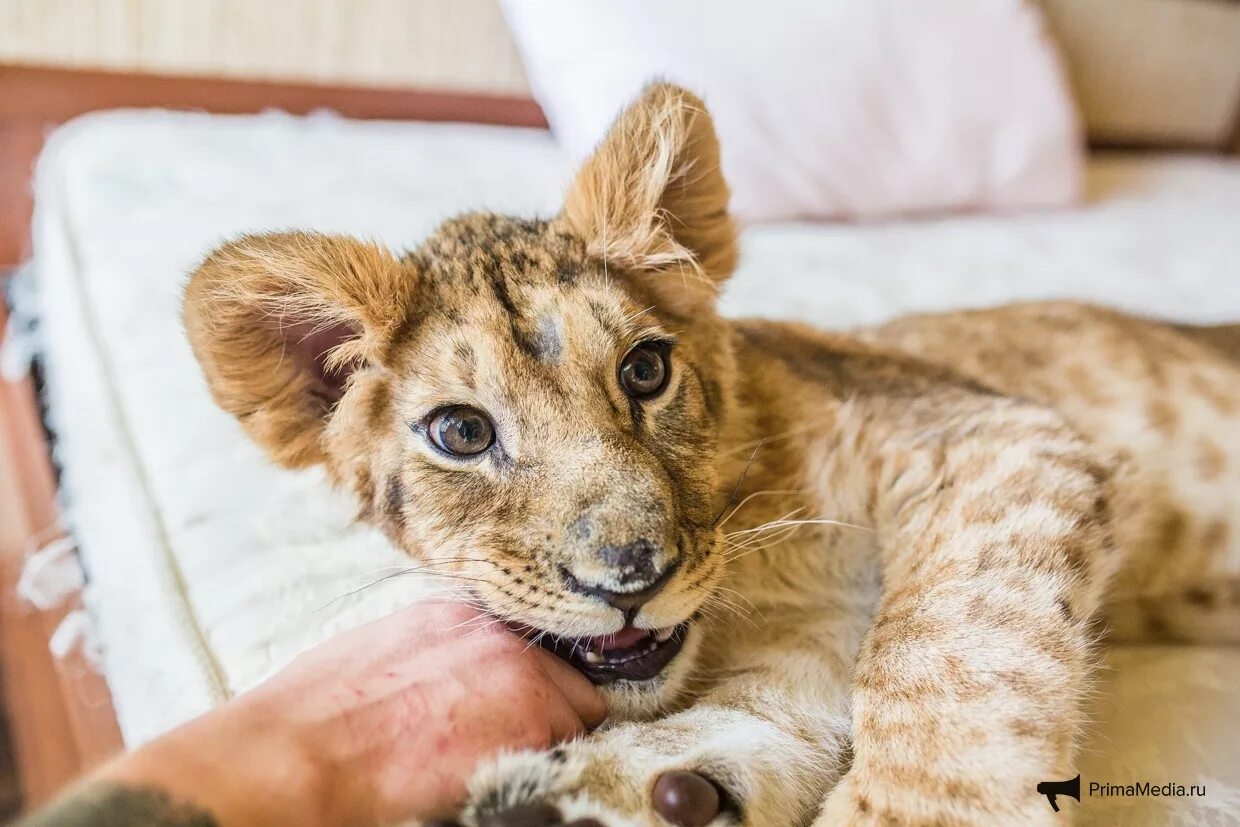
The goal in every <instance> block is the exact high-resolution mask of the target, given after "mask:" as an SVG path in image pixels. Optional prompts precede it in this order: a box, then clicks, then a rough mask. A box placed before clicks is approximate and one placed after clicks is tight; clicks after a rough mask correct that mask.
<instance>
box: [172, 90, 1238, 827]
mask: <svg viewBox="0 0 1240 827" xmlns="http://www.w3.org/2000/svg"><path fill="white" fill-rule="evenodd" d="M726 203H727V188H726V185H725V183H724V181H723V178H722V176H721V174H720V170H719V154H718V145H717V142H716V140H715V136H714V132H713V129H712V127H711V123H710V119H709V117H708V115H707V114H706V112H705V110H704V109H703V107H702V105H701V102H700V101H698V100H697V99H696V98H694V97H693V96H692V95H690V94H689V93H687V92H684V91H683V90H680V89H677V88H675V87H672V86H668V85H656V86H653V87H651V88H650V89H648V90H647V91H646V92H645V93H644V95H643V96H642V97H641V98H640V99H639V100H638V101H637V102H636V103H635V104H634V105H633V106H632V107H630V108H629V109H628V110H627V111H626V112H625V113H624V114H623V115H622V116H621V118H620V120H619V121H618V122H617V124H616V126H615V127H614V128H613V130H612V132H611V133H610V134H609V136H608V137H607V138H606V139H605V141H604V142H603V144H602V145H601V146H600V148H599V149H598V150H597V152H596V153H595V155H594V156H593V157H592V158H591V159H590V160H589V161H588V162H587V163H586V165H585V166H584V168H583V170H582V171H581V173H580V174H579V176H578V178H577V180H576V181H575V183H574V184H573V185H572V186H571V188H570V190H569V193H568V196H567V198H566V205H565V208H564V210H563V212H562V213H560V214H559V215H557V216H554V217H552V218H550V219H546V220H530V219H519V218H510V217H504V216H498V215H491V214H472V215H466V216H462V217H460V218H457V219H454V220H452V221H449V222H447V223H445V224H444V225H443V226H442V227H441V228H440V229H439V230H438V231H436V232H435V233H434V234H433V235H432V236H431V237H430V238H429V239H427V240H426V241H425V242H424V243H423V244H422V245H421V246H420V247H418V248H417V249H416V250H414V251H412V252H410V253H408V254H407V255H405V256H404V257H402V258H400V259H397V258H395V257H393V256H391V255H390V254H388V253H387V252H386V251H384V250H382V249H381V248H379V247H377V246H375V245H370V244H364V243H361V242H357V241H353V240H350V239H346V238H339V237H329V236H321V235H315V234H309V233H291V234H284V235H269V236H248V237H243V238H240V239H238V240H235V241H233V242H230V243H228V244H226V245H224V246H223V247H221V248H220V249H218V250H216V251H215V252H214V253H212V254H211V255H210V256H209V257H208V258H207V260H206V261H205V262H204V263H203V264H202V266H201V267H200V268H199V269H198V271H197V272H196V273H195V275H194V277H193V279H192V281H191V283H190V285H189V289H188V292H187V295H186V306H185V320H186V327H187V330H188V332H189V336H190V340H191V342H192V344H193V346H194V350H195V353H196V354H197V356H198V358H199V360H200V362H201V363H202V366H203V368H204V371H205V372H206V375H207V378H208V380H209V382H210V385H211V389H212V392H213V394H214V396H215V399H216V401H217V402H218V403H219V404H220V405H221V406H222V407H223V408H224V409H225V410H227V411H229V412H231V413H232V414H234V415H235V416H236V417H237V418H238V419H239V420H240V421H241V423H242V424H243V425H244V427H245V428H246V429H247V431H248V432H249V433H250V435H251V436H252V437H253V438H254V439H255V440H256V441H258V442H259V443H260V444H261V445H263V446H264V447H265V448H266V449H267V450H268V451H269V452H270V454H271V456H272V457H273V458H274V459H275V460H276V461H278V462H281V463H284V464H286V465H289V466H294V467H297V466H303V465H308V464H315V463H322V464H324V465H325V466H326V467H327V469H328V470H329V472H330V473H331V475H332V477H333V478H334V479H335V480H336V481H337V483H338V484H340V485H341V486H343V487H345V488H348V489H350V490H352V491H354V492H355V493H356V495H357V497H358V500H359V503H360V506H361V513H362V515H363V517H364V518H365V519H368V520H371V521H373V522H375V523H377V524H378V525H381V526H382V527H383V528H384V529H385V530H386V531H387V532H388V534H389V535H390V536H391V538H392V540H393V542H394V543H396V544H397V545H399V546H400V547H401V548H403V549H404V550H406V551H407V552H408V553H409V554H410V555H412V556H414V557H416V558H418V559H420V560H422V561H424V562H425V563H426V564H427V566H428V567H430V568H431V569H432V570H436V571H439V572H441V573H443V574H445V575H448V576H451V577H455V578H457V579H458V582H459V583H461V584H463V586H464V587H467V589H468V594H469V596H470V598H471V599H477V600H479V601H481V602H482V603H483V604H484V605H485V606H487V607H488V608H489V609H490V610H491V611H492V612H493V613H494V614H496V615H498V616H500V617H503V618H506V619H509V620H513V621H517V622H519V623H521V624H524V625H526V626H529V627H533V628H535V629H541V630H545V631H547V632H549V633H552V634H555V635H562V636H588V635H599V634H605V633H609V632H612V631H615V630H616V629H618V628H619V627H620V625H621V624H622V623H623V620H622V619H621V617H620V616H619V613H618V612H617V611H616V610H615V609H612V608H610V607H608V606H606V605H604V604H603V603H601V602H600V601H599V600H597V599H595V598H592V597H590V596H588V595H584V594H580V593H577V592H574V591H572V590H571V589H569V588H568V587H567V586H566V579H565V576H564V573H565V572H566V571H570V572H572V573H573V574H574V575H576V576H580V577H587V578H589V579H591V581H592V582H599V583H604V584H609V583H610V584H620V585H623V583H624V582H625V580H624V578H626V577H629V576H632V573H631V572H628V573H627V574H626V572H625V571H621V570H619V569H618V567H617V566H615V565H612V564H610V563H609V560H610V559H611V558H609V557H608V556H607V555H603V554H599V553H598V549H599V548H601V547H610V546H613V545H618V544H624V543H629V542H632V541H633V540H635V539H639V538H640V539H642V540H643V541H645V542H648V543H649V547H650V549H651V551H650V555H651V558H650V560H649V561H647V562H648V564H649V566H650V567H651V570H666V569H667V567H669V566H673V565H674V566H676V569H675V573H674V576H673V577H672V578H671V580H670V582H669V585H668V586H667V588H666V589H665V590H664V591H663V592H661V593H660V594H659V595H658V596H657V597H655V598H654V599H653V600H651V601H650V602H649V603H647V604H646V605H645V606H643V607H642V608H641V610H640V612H639V613H638V614H637V615H636V617H635V618H634V622H635V623H636V624H637V625H639V626H645V627H649V628H666V627H669V626H674V625H676V624H679V623H681V622H682V621H685V620H686V619H692V620H693V622H692V625H691V631H690V633H689V638H688V641H687V643H686V646H685V648H684V650H683V651H682V652H681V654H680V655H679V656H678V657H677V658H676V659H675V660H674V661H673V662H672V663H671V665H670V666H669V667H668V668H667V669H666V670H665V671H664V672H663V673H662V674H661V675H660V676H659V677H658V678H656V679H654V680H651V681H646V682H640V683H639V682H628V683H626V682H623V681H621V682H618V683H616V684H612V685H611V686H609V687H607V688H606V690H605V691H606V692H607V695H608V700H609V703H610V705H611V710H612V719H611V722H610V725H609V726H608V727H606V728H605V729H604V730H603V731H600V732H598V733H596V734H594V735H593V736H591V737H589V738H587V739H585V740H582V741H578V742H575V743H572V744H569V745H566V746H564V747H562V748H561V749H559V750H556V751H553V752H550V753H546V754H537V753H530V754H522V755H515V756H508V757H504V758H502V759H500V760H499V761H498V762H496V763H494V764H490V765H487V766H485V767H483V768H481V769H480V770H479V773H478V777H477V778H476V779H475V781H474V784H473V786H472V788H471V789H472V796H471V800H470V802H469V803H468V805H467V806H466V809H465V811H464V815H463V817H464V818H465V819H466V820H467V821H468V822H470V823H477V822H478V821H479V820H485V816H486V814H487V813H489V812H494V811H496V810H500V809H503V808H505V807H509V806H512V805H514V804H520V803H523V802H530V801H539V802H550V803H553V804H555V805H557V806H559V807H560V809H561V810H562V812H563V813H565V814H566V817H577V816H585V815H589V816H593V817H597V818H600V819H602V820H603V821H604V822H605V823H608V824H614V825H621V824H658V823H660V819H659V817H658V816H656V815H655V814H654V811H653V810H652V807H651V801H650V791H651V788H652V785H653V783H654V780H655V779H656V778H657V777H658V775H659V774H660V773H661V772H663V771H666V770H671V769H691V770H696V771H698V772H700V773H702V774H704V775H706V776H708V777H709V778H711V779H712V780H713V781H715V782H716V783H717V784H718V785H719V786H720V787H721V789H722V790H723V791H724V794H725V795H724V800H725V804H726V806H725V807H724V809H723V811H722V812H721V814H720V816H719V821H720V822H721V823H722V822H732V821H740V822H743V823H745V824H751V825H789V824H809V823H811V822H814V821H815V820H817V823H819V824H822V825H840V824H850V825H851V824H912V825H917V824H926V825H930V824H976V825H993V824H999V823H1004V824H1007V823H1012V824H1034V823H1047V824H1049V823H1052V822H1055V823H1062V821H1063V820H1064V819H1066V818H1067V814H1066V813H1065V814H1062V815H1058V816H1056V815H1055V814H1053V813H1052V812H1051V811H1050V810H1049V808H1047V807H1046V805H1045V801H1044V800H1042V798H1041V797H1039V796H1038V795H1037V793H1036V792H1035V786H1036V784H1037V782H1038V781H1041V780H1045V779H1051V778H1061V777H1068V776H1071V775H1072V774H1073V772H1074V748H1075V744H1076V742H1077V739H1078V737H1079V734H1080V731H1081V727H1082V726H1083V725H1084V723H1085V722H1084V721H1082V720H1081V718H1080V715H1081V698H1082V695H1083V693H1085V691H1086V690H1087V687H1088V686H1089V682H1090V675H1091V672H1092V669H1093V667H1094V664H1095V661H1096V657H1097V643H1098V640H1099V638H1100V636H1101V635H1102V633H1103V632H1104V630H1106V629H1107V628H1108V624H1107V619H1108V618H1109V619H1110V627H1111V628H1112V629H1113V633H1114V634H1117V635H1120V636H1124V637H1146V638H1148V637H1151V636H1153V637H1157V638H1175V639H1189V638H1192V639H1210V640H1215V641H1235V640H1236V639H1237V638H1238V637H1240V586H1238V585H1237V584H1240V531H1238V530H1237V526H1236V525H1235V524H1234V523H1235V517H1234V513H1235V509H1234V503H1235V502H1236V499H1237V495H1238V494H1240V426H1238V422H1240V328H1234V327H1233V328H1211V329H1204V328H1192V327H1184V326H1174V325H1168V324H1162V323H1159V322H1155V321H1148V320H1142V319H1135V318H1131V317H1127V316H1123V315H1120V314H1117V313H1112V312H1109V311H1105V310H1101V309H1098V308H1093V307H1088V306H1084V305H1075V304H1066V303H1055V304H1042V305H1022V306H1015V307H1008V308H1001V309H995V310H986V311H974V312H966V313H956V314H949V315H940V316H928V317H919V318H910V319H904V320H900V321H897V322H894V323H892V324H889V325H886V326H884V327H879V328H874V329H867V330H860V331H854V332H852V333H849V334H830V333H825V332H821V331H817V330H814V329H812V328H809V327H805V326H800V325H795V324H780V323H774V322H764V321H730V320H725V319H722V318H720V317H719V316H718V315H717V314H716V313H715V312H714V310H713V307H712V305H713V299H714V295H715V293H716V291H717V289H718V287H719V285H720V284H721V283H722V282H723V280H724V279H725V278H726V277H727V276H728V274H729V273H730V271H731V270H732V267H733V266H734V263H735V260H736V239H735V232H734V229H733V226H732V223H731V220H730V219H729V217H728V215H727V211H726ZM772 275H773V277H774V275H775V274H772ZM652 339H654V340H659V341H665V342H672V343H673V344H672V350H671V352H672V361H671V364H672V368H671V370H672V373H671V378H670V380H669V384H668V386H667V388H666V389H665V390H664V391H663V393H662V394H661V395H659V396H658V397H657V398H656V399H654V400H651V401H648V402H635V401H633V400H631V399H629V398H627V397H626V396H625V395H624V394H623V393H622V391H621V389H620V387H619V386H618V383H617V367H618V364H619V361H620V359H621V358H622V357H623V355H624V354H625V352H626V351H628V350H629V348H631V347H633V346H634V345H635V344H637V343H639V342H643V341H648V340H652ZM458 403H464V404H469V405H472V406H474V407H476V408H478V409H480V410H483V411H485V412H487V413H488V414H489V415H490V416H491V417H492V419H493V420H494V422H495V427H496V431H497V442H496V444H495V446H494V448H493V449H492V450H490V451H488V452H486V454H485V455H483V456H482V457H480V458H478V459H473V460H468V461H462V460H459V459H452V458H449V457H446V456H444V455H443V454H442V453H441V452H437V451H436V450H435V449H434V448H433V446H431V445H430V444H429V443H428V441H427V439H426V438H425V428H426V421H427V417H428V415H429V414H430V413H431V412H433V411H434V410H435V409H436V408H438V407H440V406H443V405H447V404H458Z"/></svg>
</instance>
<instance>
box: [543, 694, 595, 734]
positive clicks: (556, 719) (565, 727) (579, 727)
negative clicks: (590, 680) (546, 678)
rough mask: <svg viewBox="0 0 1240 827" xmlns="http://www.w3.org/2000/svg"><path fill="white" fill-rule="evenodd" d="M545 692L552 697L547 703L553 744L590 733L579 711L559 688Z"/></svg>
mask: <svg viewBox="0 0 1240 827" xmlns="http://www.w3.org/2000/svg"><path fill="white" fill-rule="evenodd" d="M545 691H546V692H547V694H548V695H550V697H549V698H548V703H547V723H548V724H549V725H550V727H551V743H553V744H558V743H560V742H561V741H571V740H572V739H573V738H580V737H581V736H582V735H585V734H586V733H587V732H589V728H588V727H587V726H586V724H585V722H584V721H582V719H581V716H580V715H579V714H578V713H577V710H576V709H574V708H573V705H572V703H571V702H570V701H569V700H568V698H567V697H566V696H565V695H564V693H563V692H561V691H560V690H559V688H558V687H555V686H549V687H547V688H546V690H545Z"/></svg>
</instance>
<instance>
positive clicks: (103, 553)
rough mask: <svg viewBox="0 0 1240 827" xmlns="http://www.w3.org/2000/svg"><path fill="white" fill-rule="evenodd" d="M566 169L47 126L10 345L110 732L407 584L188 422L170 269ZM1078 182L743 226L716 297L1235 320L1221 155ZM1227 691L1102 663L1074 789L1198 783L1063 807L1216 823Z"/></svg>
mask: <svg viewBox="0 0 1240 827" xmlns="http://www.w3.org/2000/svg"><path fill="white" fill-rule="evenodd" d="M570 173H571V169H570V168H569V166H568V163H567V161H566V159H565V158H564V157H563V156H562V155H561V153H560V151H559V150H558V149H557V147H556V145H555V144H554V142H553V141H552V139H551V138H550V137H549V136H548V135H547V133H545V132H541V131H535V130H521V129H512V128H500V127H482V126H470V125H435V124H416V123H381V122H365V123H363V122H350V121H346V120H342V119H339V118H336V117H332V116H328V115H322V116H311V117H307V118H294V117H290V116H285V115H282V114H278V113H269V114H264V115H261V116H246V117H223V116H208V115H203V114H191V113H169V112H159V111H119V112H109V113H101V114H96V115H91V116H87V117H85V118H81V119H78V120H76V121H74V122H72V123H71V124H69V125H67V126H65V127H63V128H62V129H60V130H59V131H58V132H57V133H56V134H55V135H54V136H53V137H52V138H51V140H50V141H49V143H48V146H47V149H46V151H45V152H44V154H43V156H42V158H41V160H40V162H39V165H38V171H37V183H36V216H35V248H34V249H35V257H34V267H33V268H32V280H33V286H34V288H35V295H36V306H37V313H38V316H39V317H40V318H39V331H40V332H39V336H40V342H39V344H40V346H41V348H42V350H43V353H44V357H45V364H46V370H47V393H48V400H49V403H50V420H51V425H52V427H53V428H54V431H55V434H56V447H55V450H56V459H57V461H58V462H59V464H60V465H61V467H62V469H63V475H62V480H61V481H62V499H63V504H64V509H65V519H66V521H67V523H68V524H69V525H70V526H71V528H72V530H73V533H74V536H75V537H76V539H77V541H78V545H79V550H80V559H81V562H82V565H83V566H84V568H85V569H86V573H87V579H88V585H87V588H86V598H87V605H88V607H89V610H90V618H91V620H92V624H91V625H92V632H91V634H92V638H93V641H94V642H95V644H97V646H98V650H99V652H100V654H101V668H102V669H103V671H104V673H105V675H106V677H107V681H108V683H109V685H110V687H111V690H112V694H113V701H114V704H115V707H116V712H117V715H118V718H119V723H120V726H121V730H122V732H123V734H124V737H125V740H126V742H127V743H129V744H139V743H141V742H143V741H146V740H147V739H150V738H152V737H154V736H155V735H157V734H159V733H160V732H162V731H164V730H166V729H168V728H169V727H172V726H174V725H176V724H177V723H179V722H181V721H184V720H186V719H187V718H189V717H192V716H194V715H197V714H199V713H201V712H204V711H206V710H208V709H210V708H211V707H213V706H214V705H217V704H219V703H221V702H222V701H224V700H225V699H226V698H228V697H229V696H231V695H232V694H235V693H237V692H240V691H242V690H244V689H246V688H248V687H251V686H253V685H255V684H256V683H258V682H259V681H261V680H263V678H265V677H266V676H268V675H270V674H271V673H272V672H273V671H275V670H277V669H279V668H280V667H281V666H282V665H283V664H285V663H286V662H287V661H288V660H289V659H290V658H292V657H293V656H294V655H295V654H296V653H298V652H300V651H302V650H304V649H306V648H307V647H309V646H311V645H313V644H314V643H316V642H318V641H320V640H323V639H324V638H326V637H328V636H330V635H331V634H333V633H335V632H337V631H339V630H341V629H344V628H346V627H349V626H352V625H355V624H357V623H360V622H362V621H365V620H368V619H371V618H374V617H377V616H380V615H383V614H385V613H387V612H389V611H391V610H393V609H394V608H396V607H398V606H400V605H402V604H404V603H406V602H408V601H409V600H411V599H414V598H415V597H416V596H418V595H422V594H426V593H429V592H431V591H433V590H434V589H435V588H436V586H435V584H434V583H432V582H428V581H425V580H421V579H419V578H417V577H415V576H409V575H406V576H392V575H398V574H400V573H401V571H402V568H401V567H402V565H403V563H404V561H403V559H402V558H401V557H400V556H399V555H398V554H397V553H396V552H395V551H393V550H392V549H391V548H390V547H389V546H388V544H387V542H386V541H385V540H384V539H383V537H382V536H380V535H379V534H378V533H377V532H376V531H373V530H371V529H369V528H367V527H364V526H359V525H356V524H354V523H353V521H352V516H353V510H352V507H351V504H350V503H349V502H348V501H347V500H346V499H345V498H344V497H343V496H341V495H339V494H337V493H334V492H333V491H331V490H330V489H329V488H328V486H327V485H326V484H325V483H324V480H323V478H322V476H321V475H320V474H318V473H317V472H298V473H294V472H288V471H283V470H280V469H276V468H274V467H272V466H271V465H269V464H268V463H267V462H265V461H264V459H263V457H262V456H261V455H260V453H259V452H258V450H257V449H256V448H254V447H253V446H252V445H251V444H250V443H249V442H248V440H246V439H245V438H244V437H243V435H242V433H241V431H240V429H239V428H238V426H237V425H236V424H235V423H234V422H233V421H232V419H231V418H229V417H228V416H226V415H225V414H223V413H221V412H220V411H218V410H217V409H216V408H215V407H214V406H213V404H212V403H211V401H210V399H209V396H208V393H207V390H206V388H205V386H204V384H203V381H202V378H201V376H200V374H199V371H198V369H197V366H196V364H195V363H194V360H193V358H192V356H191V354H190V350H189V347H188V345H187V344H186V342H185V340H184V336H183V334H182V331H181V327H180V323H179V319H178V311H179V295H180V290H181V287H182V284H183V282H184V279H185V277H186V274H187V273H188V271H189V270H190V269H191V268H192V267H193V266H194V265H195V264H196V263H197V261H198V260H199V259H200V258H201V257H202V256H203V254H204V253H205V252H206V251H207V250H208V249H209V248H210V247H211V246H212V245H214V244H216V243H217V242H219V241H220V240H222V239H224V238H227V237H229V236H231V235H234V234H236V233H240V232H242V231H254V230H274V229H279V228H289V227H297V228H313V229H318V230H325V231H336V232H347V233H355V234H358V235H362V236H366V237H370V238H375V239H378V240H381V241H383V242H385V243H387V244H389V245H391V246H393V247H395V248H401V247H405V246H410V245H413V244H416V243H417V242H418V240H419V239H420V238H421V237H423V236H424V235H425V234H426V233H427V232H428V231H429V230H431V228H432V227H434V226H435V224H436V223H437V222H438V221H440V220H441V219H443V218H445V217H447V216H449V215H452V214H454V213H456V212H459V211H461V210H465V209H490V210H499V211H511V212H519V213H536V214H543V215H547V214H550V213H552V212H554V211H555V210H556V208H557V206H558V199H559V195H560V193H561V191H562V189H563V187H564V185H565V183H566V182H567V180H568V176H569V174H570ZM1088 193H1089V194H1088V199H1087V203H1086V204H1085V205H1083V206H1082V207H1081V208H1079V209H1075V210H1071V211H1062V212H1047V213H1029V214H1022V215H1006V216H996V215H976V216H962V217H956V218H950V219H945V220H908V221H900V222H888V223H881V224H864V225H846V224H835V225H804V224H782V225H771V226H761V227H753V228H749V229H747V230H746V231H745V233H744V237H743V258H742V263H741V266H740V270H739V272H738V273H737V275H736V277H735V278H734V280H733V281H732V283H731V285H730V286H729V287H728V289H727V292H726V294H725V296H724V299H723V307H724V309H725V311H726V312H728V313H731V314H746V315H765V316H772V317H780V318H795V319H803V320H806V321H810V322H814V323H817V324H821V325H825V326H830V327H844V326H849V325H855V324H858V323H867V322H875V321H880V320H883V319H886V318H889V317H891V316H894V315H897V314H900V313H905V312H910V311H918V310H933V309H941V308H950V307H960V306H981V305H987V304H993V303H997V302H1002V301H1010V300H1014V299H1033V298H1046V297H1065V296H1073V297H1079V298H1085V299H1092V300H1096V301H1100V302H1105V303H1107V304H1110V305H1114V306H1118V307H1123V308H1127V309H1130V310H1134V311H1139V312H1148V313H1155V314H1159V315H1163V316H1170V317H1174V318H1177V319H1183V320H1197V321H1211V320H1221V319H1228V318H1231V319H1236V318H1240V162H1238V161H1236V160H1230V161H1229V160H1221V159H1212V158H1197V157H1188V156H1184V157H1176V156H1163V157H1155V158H1142V157H1136V156H1125V155H1109V156H1100V157H1096V158H1094V159H1093V160H1092V162H1091V163H1090V167H1089V173H1088ZM1238 686H1240V652H1238V651H1237V650H1233V649H1223V648H1216V649H1208V648H1187V647H1185V648H1177V647H1149V648H1128V649H1119V650H1116V651H1114V652H1112V653H1111V654H1110V655H1109V656H1108V668H1107V669H1106V670H1104V672H1103V674H1102V676H1101V678H1100V683H1099V686H1098V691H1097V693H1096V699H1095V706H1096V710H1095V720H1096V726H1095V727H1094V729H1093V730H1092V732H1091V736H1090V739H1089V743H1088V744H1087V745H1086V749H1085V751H1084V754H1083V756H1082V759H1081V772H1082V777H1083V778H1084V779H1085V780H1086V781H1087V782H1088V780H1101V781H1106V782H1109V783H1115V784H1128V783H1134V782H1140V781H1147V780H1148V781H1151V782H1157V783H1164V782H1167V781H1171V782H1174V783H1178V784H1183V785H1185V786H1187V785H1190V784H1199V783H1204V784H1205V785H1206V788H1207V794H1206V796H1205V797H1202V798H1196V799H1158V798H1148V799H1099V798H1096V797H1095V798H1087V800H1086V802H1085V803H1084V804H1082V805H1080V807H1079V812H1080V813H1081V815H1082V816H1084V820H1085V821H1086V822H1088V823H1095V824H1111V823H1124V824H1135V823H1183V824H1225V823H1237V822H1238V821H1240V815H1238V814H1240V792H1238V790H1240V738H1237V737H1236V735H1237V726H1236V723H1235V722H1236V721H1238V720H1240V694H1238V692H1237V689H1236V687H1238ZM1068 806H1070V807H1074V806H1076V805H1075V802H1069V803H1068Z"/></svg>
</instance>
